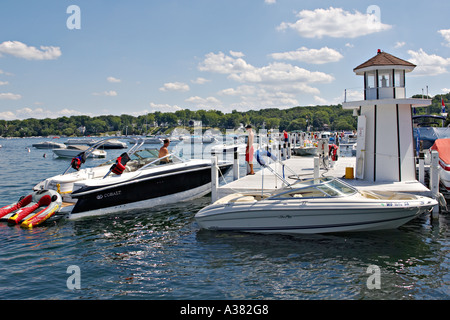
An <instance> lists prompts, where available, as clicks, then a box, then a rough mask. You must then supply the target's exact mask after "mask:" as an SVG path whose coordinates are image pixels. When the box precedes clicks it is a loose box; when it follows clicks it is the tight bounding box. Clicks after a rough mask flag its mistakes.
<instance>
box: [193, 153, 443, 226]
mask: <svg viewBox="0 0 450 320" xmlns="http://www.w3.org/2000/svg"><path fill="white" fill-rule="evenodd" d="M255 158H256V160H257V161H258V163H259V164H260V165H261V167H262V168H263V170H264V169H268V170H269V171H270V172H272V173H273V175H274V176H275V177H276V178H277V180H279V181H282V183H283V185H282V186H281V188H275V189H270V190H267V189H266V190H265V189H264V188H263V186H264V175H261V177H262V181H261V185H260V190H258V189H253V190H250V191H243V190H239V191H234V192H233V193H231V194H227V195H225V196H224V197H222V198H220V199H218V200H216V201H215V202H214V203H212V204H211V205H209V206H207V207H205V208H203V209H201V210H200V211H199V212H198V213H197V214H196V215H195V219H196V221H197V223H198V224H199V225H200V227H201V228H203V229H207V230H226V231H242V232H256V233H281V234H283V233H285V234H303V233H329V232H354V231H373V230H386V229H395V228H398V227H400V226H401V225H403V224H405V223H407V222H408V221H410V220H412V219H414V218H415V217H417V216H419V215H420V214H422V213H425V212H428V211H430V210H431V209H432V208H433V207H434V206H436V205H437V204H438V202H437V201H436V200H434V199H431V198H429V197H425V196H421V195H413V194H410V193H405V192H397V191H378V190H370V189H364V190H363V189H358V188H356V187H354V186H352V185H350V184H348V183H346V182H344V181H343V180H341V179H339V178H336V177H323V178H319V177H318V175H317V177H314V178H312V179H307V180H302V179H301V176H299V175H298V174H297V176H295V174H293V175H289V179H290V180H289V181H288V180H287V179H286V178H285V177H286V176H287V175H285V170H289V171H291V172H294V170H292V169H290V168H289V167H288V166H287V165H286V163H284V162H283V161H280V160H279V159H277V157H276V156H275V155H274V154H272V153H270V152H268V151H264V150H257V151H256V152H255ZM269 162H272V163H273V165H274V166H278V167H280V165H281V167H282V173H280V172H279V171H277V170H275V169H274V168H273V166H271V165H269ZM290 181H294V182H290Z"/></svg>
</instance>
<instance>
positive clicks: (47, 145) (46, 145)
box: [32, 141, 66, 149]
mask: <svg viewBox="0 0 450 320" xmlns="http://www.w3.org/2000/svg"><path fill="white" fill-rule="evenodd" d="M32 146H33V147H34V148H36V149H65V148H66V145H64V144H62V143H57V142H53V141H43V142H39V143H33V144H32Z"/></svg>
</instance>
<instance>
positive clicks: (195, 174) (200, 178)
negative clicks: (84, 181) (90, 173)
mask: <svg viewBox="0 0 450 320" xmlns="http://www.w3.org/2000/svg"><path fill="white" fill-rule="evenodd" d="M219 166H220V169H221V171H222V173H223V174H226V172H228V171H229V170H230V169H231V164H225V165H219ZM210 185H211V166H210V165H206V164H203V165H196V166H194V167H192V166H188V167H184V168H183V167H181V168H175V169H173V170H167V171H164V172H153V173H149V174H142V175H139V176H136V177H135V178H133V179H132V180H131V181H127V180H121V181H120V182H117V183H115V184H110V185H106V186H97V187H95V188H92V187H91V188H90V187H87V188H82V189H80V190H76V191H74V192H73V193H72V195H71V197H72V198H73V199H76V203H75V206H74V207H73V209H72V210H71V213H70V218H76V217H77V216H86V215H96V214H101V213H109V212H115V211H121V210H131V209H138V208H146V207H152V206H155V205H158V204H167V203H174V202H178V201H181V200H189V199H194V198H197V197H201V196H204V195H205V194H207V193H209V192H211V188H210Z"/></svg>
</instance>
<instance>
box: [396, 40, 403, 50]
mask: <svg viewBox="0 0 450 320" xmlns="http://www.w3.org/2000/svg"><path fill="white" fill-rule="evenodd" d="M405 44H406V42H404V41H397V42H396V43H395V46H394V48H396V49H398V48H401V47H403V46H405Z"/></svg>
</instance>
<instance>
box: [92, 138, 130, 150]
mask: <svg viewBox="0 0 450 320" xmlns="http://www.w3.org/2000/svg"><path fill="white" fill-rule="evenodd" d="M97 142H98V141H95V142H90V143H89V144H88V145H89V146H93V145H94V144H96V143H97ZM127 147H128V146H127V144H126V143H125V142H122V141H119V140H117V139H110V140H108V141H106V142H105V143H104V144H102V149H125V148H127Z"/></svg>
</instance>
